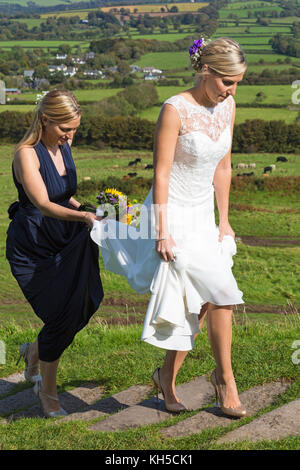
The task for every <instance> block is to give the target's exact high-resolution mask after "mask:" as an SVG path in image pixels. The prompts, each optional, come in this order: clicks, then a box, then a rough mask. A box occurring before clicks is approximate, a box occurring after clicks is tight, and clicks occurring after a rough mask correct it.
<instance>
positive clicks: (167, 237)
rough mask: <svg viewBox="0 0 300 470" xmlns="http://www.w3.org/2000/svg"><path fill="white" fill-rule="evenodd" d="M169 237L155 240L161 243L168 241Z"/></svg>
mask: <svg viewBox="0 0 300 470" xmlns="http://www.w3.org/2000/svg"><path fill="white" fill-rule="evenodd" d="M168 238H169V237H166V238H159V239H158V240H155V241H156V242H160V241H162V240H168Z"/></svg>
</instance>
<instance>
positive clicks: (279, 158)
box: [276, 157, 288, 162]
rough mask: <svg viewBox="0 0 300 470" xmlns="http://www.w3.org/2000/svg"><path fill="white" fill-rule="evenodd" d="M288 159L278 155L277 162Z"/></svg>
mask: <svg viewBox="0 0 300 470" xmlns="http://www.w3.org/2000/svg"><path fill="white" fill-rule="evenodd" d="M287 161H288V159H287V158H286V157H277V160H276V162H287Z"/></svg>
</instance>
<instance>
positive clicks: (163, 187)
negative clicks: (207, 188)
mask: <svg viewBox="0 0 300 470" xmlns="http://www.w3.org/2000/svg"><path fill="white" fill-rule="evenodd" d="M179 129H180V118H179V115H178V113H177V111H176V109H175V108H174V107H173V106H172V105H169V104H166V105H165V106H164V107H163V108H162V111H161V113H160V115H159V118H158V121H157V125H156V129H155V136H154V153H153V166H154V178H153V204H154V205H155V206H154V210H155V219H156V227H155V228H156V234H157V240H159V239H161V238H164V239H165V240H161V241H159V242H157V244H156V247H157V252H158V253H159V254H160V256H161V257H162V258H163V259H164V260H165V261H169V260H171V259H173V253H172V249H171V248H172V246H174V244H175V243H174V241H173V240H172V239H171V238H170V234H169V231H168V220H167V203H168V194H169V178H170V171H171V167H172V163H173V159H174V152H175V147H176V142H177V138H178V133H179Z"/></svg>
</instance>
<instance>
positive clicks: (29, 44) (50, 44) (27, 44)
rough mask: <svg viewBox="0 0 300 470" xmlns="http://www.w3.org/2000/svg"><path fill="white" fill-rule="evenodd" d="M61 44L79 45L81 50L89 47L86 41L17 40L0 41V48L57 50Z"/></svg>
mask: <svg viewBox="0 0 300 470" xmlns="http://www.w3.org/2000/svg"><path fill="white" fill-rule="evenodd" d="M61 44H68V45H69V46H71V47H75V46H78V45H80V47H81V48H83V49H87V48H88V47H89V45H90V43H89V42H86V41H63V40H62V41H51V40H45V41H34V40H17V41H0V48H2V49H11V48H12V47H14V46H20V47H22V48H23V49H41V48H43V49H57V48H58V47H59V46H60V45H61Z"/></svg>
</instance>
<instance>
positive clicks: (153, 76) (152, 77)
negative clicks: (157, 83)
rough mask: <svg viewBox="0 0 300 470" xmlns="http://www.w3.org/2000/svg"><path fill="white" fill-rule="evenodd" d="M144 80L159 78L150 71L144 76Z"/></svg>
mask: <svg viewBox="0 0 300 470" xmlns="http://www.w3.org/2000/svg"><path fill="white" fill-rule="evenodd" d="M144 79H145V80H159V76H158V75H154V74H152V73H147V74H146V75H145V77H144Z"/></svg>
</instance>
